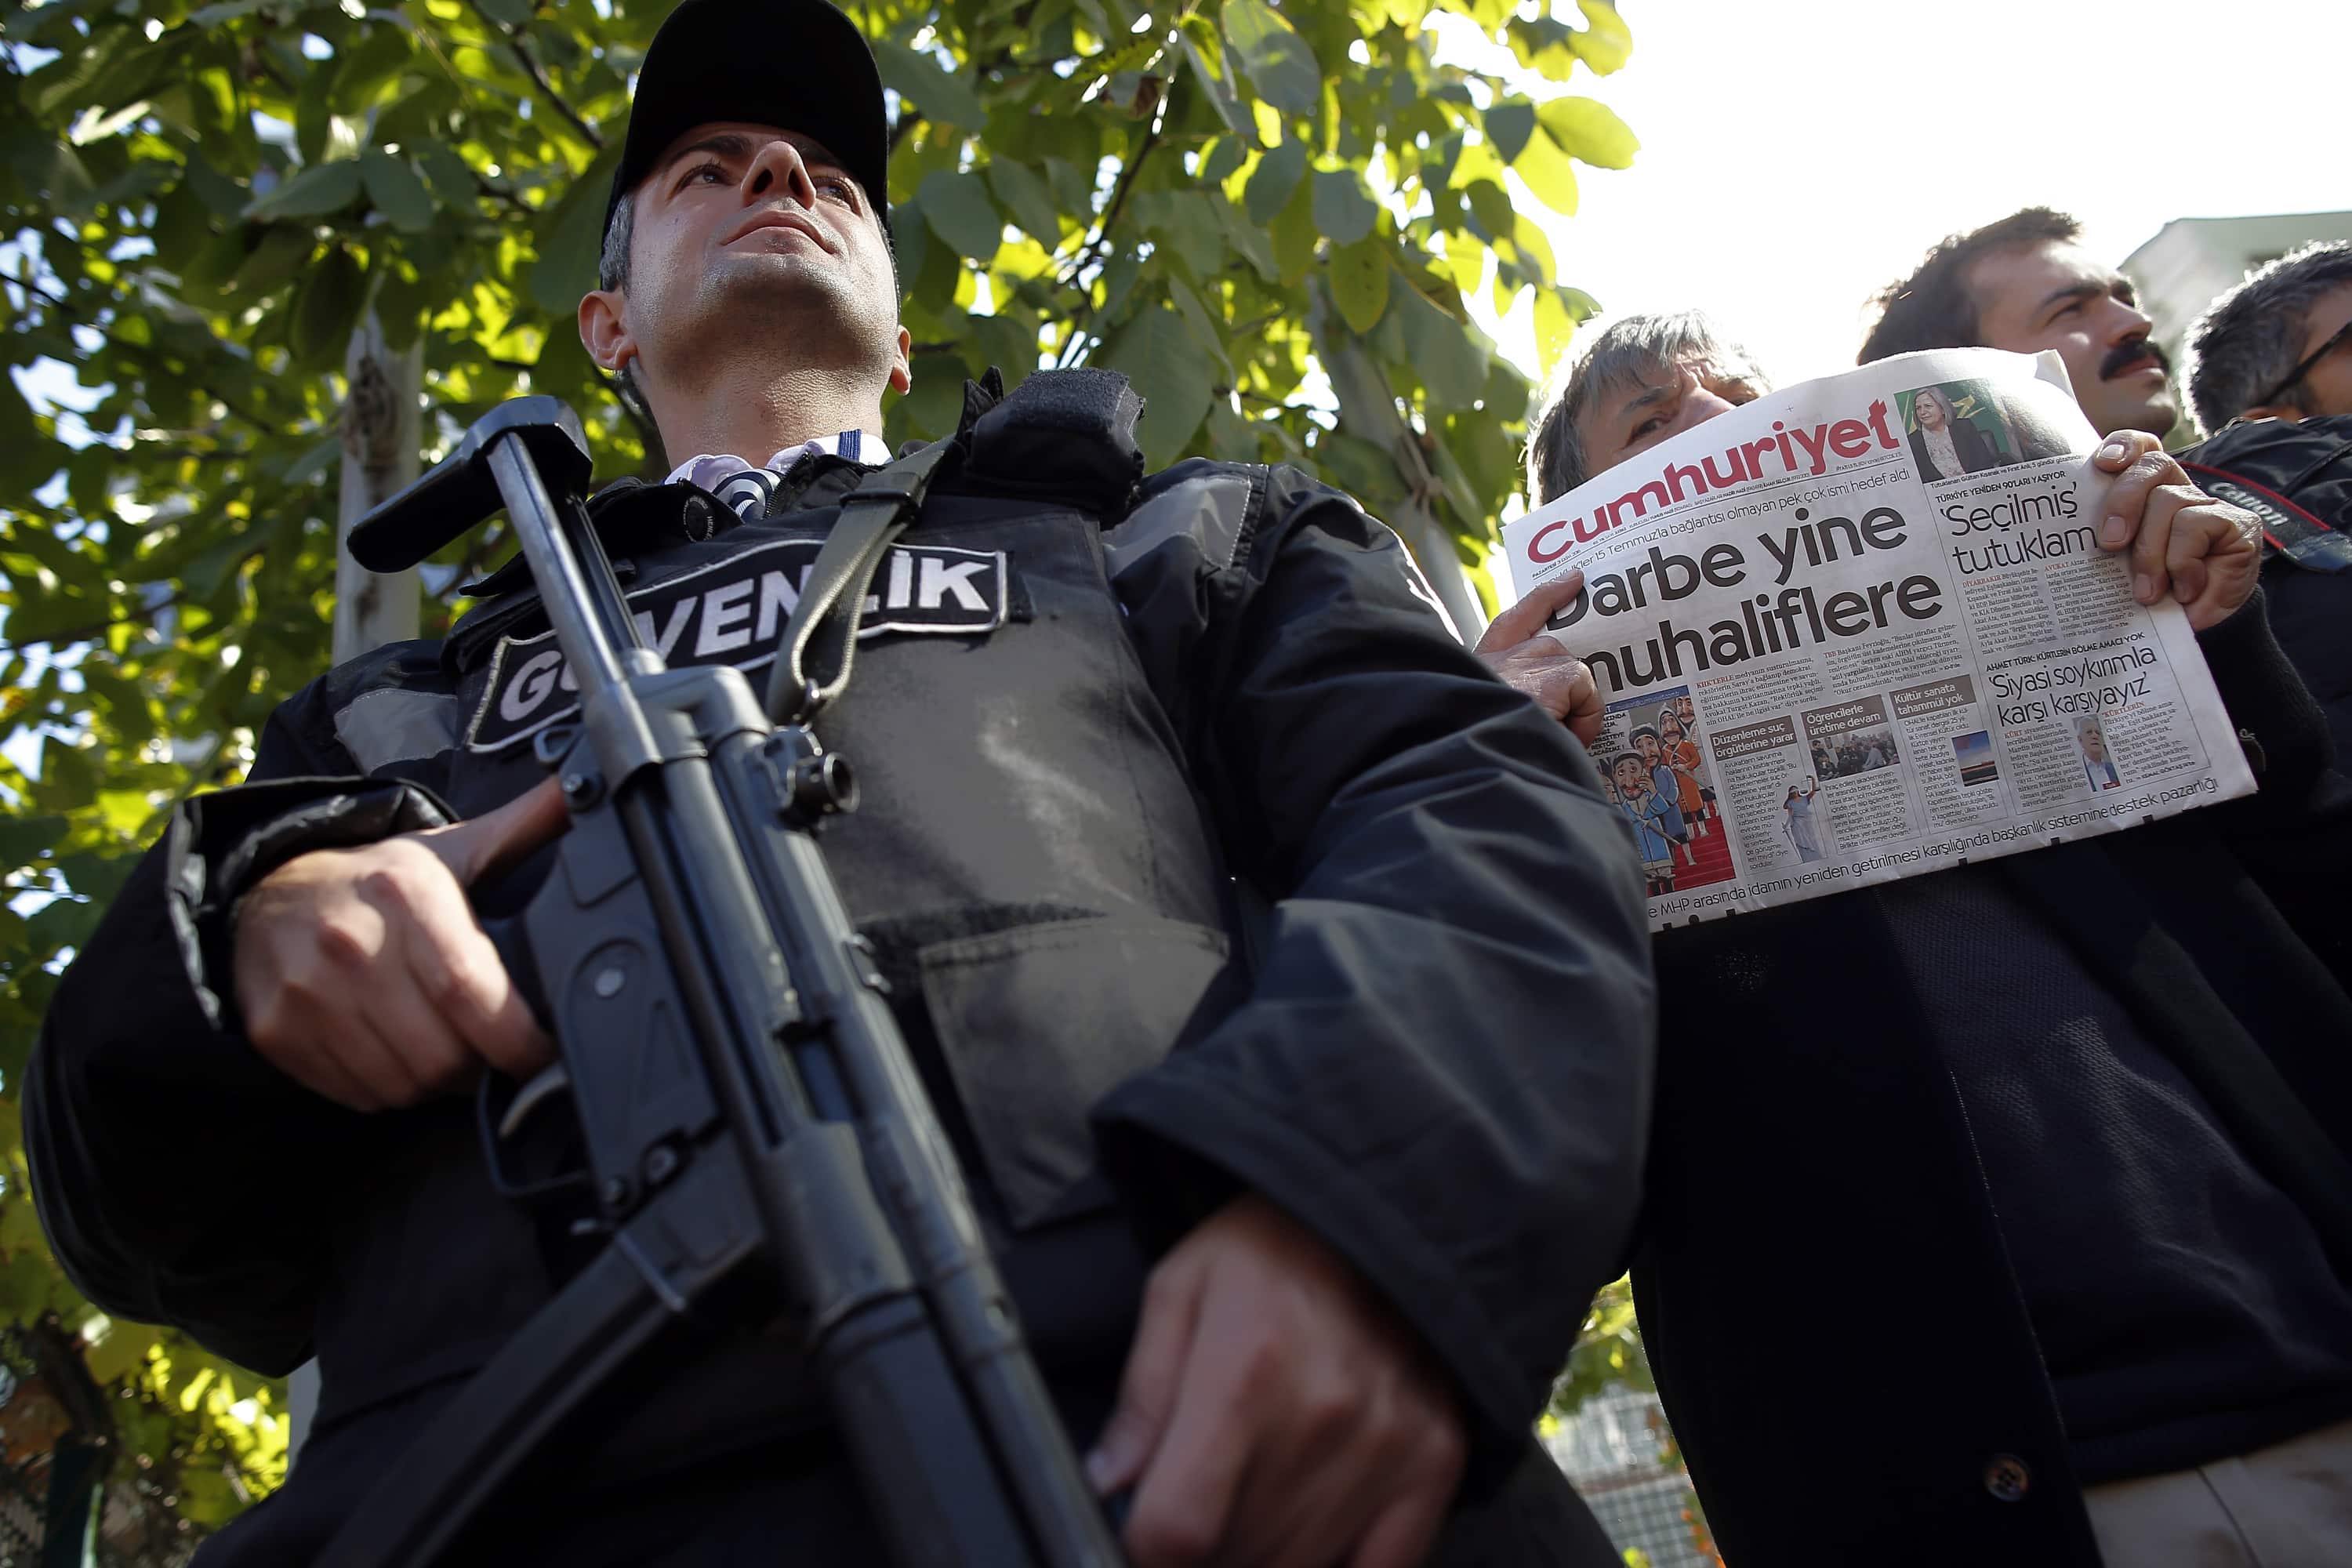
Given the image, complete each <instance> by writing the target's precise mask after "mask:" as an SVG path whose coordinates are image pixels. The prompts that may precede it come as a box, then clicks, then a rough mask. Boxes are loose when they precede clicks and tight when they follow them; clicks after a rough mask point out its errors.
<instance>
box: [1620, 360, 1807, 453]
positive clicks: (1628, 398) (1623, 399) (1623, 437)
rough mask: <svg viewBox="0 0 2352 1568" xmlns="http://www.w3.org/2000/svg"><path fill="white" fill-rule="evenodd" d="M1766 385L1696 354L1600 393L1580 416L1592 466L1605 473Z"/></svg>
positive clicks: (1751, 398)
mask: <svg viewBox="0 0 2352 1568" xmlns="http://www.w3.org/2000/svg"><path fill="white" fill-rule="evenodd" d="M1762 390H1763V389H1762V388H1760V387H1758V386H1755V385H1753V384H1750V383H1749V382H1748V380H1747V379H1746V378H1745V377H1743V376H1741V375H1739V374H1737V373H1735V372H1732V371H1727V370H1724V369H1722V368H1720V367H1718V366H1716V365H1713V364H1710V363H1706V361H1705V360H1703V359H1698V358H1696V357H1695V358H1692V359H1687V360H1684V361H1680V362H1678V363H1675V364H1674V365H1672V366H1669V367H1666V368H1665V369H1663V370H1661V371H1659V372H1658V373H1657V374H1654V375H1646V376H1643V377H1641V378H1639V379H1638V380H1637V381H1633V382H1629V383H1627V384H1624V385H1622V386H1614V387H1611V388H1609V389H1608V390H1607V391H1605V392H1603V393H1601V395H1599V396H1597V397H1595V398H1593V399H1592V401H1591V402H1590V403H1588V404H1587V405H1585V407H1584V410H1583V412H1582V413H1580V414H1579V415H1578V416H1577V419H1576V434H1577V437H1578V438H1579V439H1580V440H1581V441H1582V442H1583V443H1584V452H1585V457H1586V458H1587V459H1588V460H1589V462H1590V463H1591V471H1592V472H1593V473H1595V474H1601V473H1606V472H1607V471H1608V470H1609V469H1611V468H1615V467H1616V466H1617V465H1618V464H1620V463H1622V462H1623V461H1624V460H1625V459H1626V458H1630V457H1633V455H1634V454H1635V453H1637V452H1644V451H1647V450H1649V448H1651V447H1654V446H1656V445H1657V444H1658V443H1659V442H1661V441H1664V440H1665V439H1666V438H1667V437H1672V436H1679V435H1681V434H1682V433H1683V432H1684V431H1685V430H1687V429H1689V428H1690V427H1691V426H1694V425H1703V424H1705V423H1706V421H1708V420H1710V419H1712V418H1714V417H1715V416H1717V415H1718V414H1728V413H1729V412H1730V411H1731V410H1733V409H1735V408H1737V407H1738V406H1739V405H1741V404H1743V403H1753V402H1754V401H1755V400H1756V398H1757V395H1758V394H1759V393H1760V392H1761V391H1762Z"/></svg>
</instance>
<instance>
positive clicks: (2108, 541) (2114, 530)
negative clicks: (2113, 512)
mask: <svg viewBox="0 0 2352 1568" xmlns="http://www.w3.org/2000/svg"><path fill="white" fill-rule="evenodd" d="M2130 537H2131V524H2130V523H2128V522H2126V521H2124V520H2123V519H2122V518H2119V517H2111V518H2109V519H2107V521H2105V522H2103V523H2101V524H2099V542H2100V543H2101V544H2104V545H2105V546H2106V547H2107V548H2108V549H2109V550H2120V549H2122V548H2123V544H2124V541H2125V540H2126V539H2129V538H2130Z"/></svg>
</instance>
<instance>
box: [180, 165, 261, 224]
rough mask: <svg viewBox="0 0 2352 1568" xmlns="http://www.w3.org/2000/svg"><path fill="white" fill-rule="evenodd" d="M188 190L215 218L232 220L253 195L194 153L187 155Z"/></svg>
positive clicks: (239, 214)
mask: <svg viewBox="0 0 2352 1568" xmlns="http://www.w3.org/2000/svg"><path fill="white" fill-rule="evenodd" d="M187 182H188V188H189V189H190V190H192V191H194V192H195V193H196V199H197V200H198V201H200V202H202V203H204V204H205V210H206V211H208V212H210V213H211V214H212V215H213V216H215V217H223V218H233V217H237V216H242V215H243V214H244V212H245V206H246V204H247V202H249V201H251V200H252V199H253V193H252V192H250V191H248V190H247V189H246V188H245V187H244V186H243V185H240V184H237V183H236V181H235V180H232V179H230V178H229V177H228V176H227V175H226V174H222V173H221V172H220V171H219V170H218V169H215V168H214V167H213V166H212V165H211V164H210V163H206V162H205V160H204V159H203V158H202V157H200V156H198V155H197V154H196V153H189V154H188V174H187Z"/></svg>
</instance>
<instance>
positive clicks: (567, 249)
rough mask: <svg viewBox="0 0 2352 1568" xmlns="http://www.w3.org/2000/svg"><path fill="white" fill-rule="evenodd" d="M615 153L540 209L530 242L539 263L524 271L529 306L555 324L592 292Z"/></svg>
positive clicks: (605, 156) (618, 157) (608, 151)
mask: <svg viewBox="0 0 2352 1568" xmlns="http://www.w3.org/2000/svg"><path fill="white" fill-rule="evenodd" d="M620 162H621V147H620V145H619V143H618V142H615V143H614V145H613V146H612V147H610V148H608V149H606V150H605V152H604V153H603V155H601V156H600V157H598V158H597V160H596V161H595V162H594V163H591V164H589V165H588V172H587V173H586V174H582V175H581V176H580V177H579V178H578V179H576V180H574V181H572V184H571V187H570V189H568V190H567V191H565V193H564V195H563V197H562V200H561V201H558V202H555V203H553V204H551V205H549V206H547V207H546V208H544V209H543V210H542V211H541V214H540V218H539V223H538V226H537V228H536V230H535V232H534V233H533V235H532V237H531V247H532V248H533V249H534V250H536V251H537V252H538V253H539V259H538V260H537V261H536V262H534V263H533V264H532V266H531V268H530V300H531V303H532V304H534V305H537V306H538V307H539V308H540V309H541V310H544V311H546V312H547V313H548V314H549V315H550V316H552V317H554V318H555V319H557V320H558V321H568V320H570V319H572V314H573V312H574V311H576V310H579V308H580V300H581V298H582V296H583V295H585V294H586V293H587V292H588V291H589V290H590V289H593V288H595V287H596V267H597V262H598V259H599V258H600V257H601V255H602V253H603V251H604V203H605V201H606V199H607V198H608V197H609V195H611V192H612V186H613V171H614V170H615V169H617V168H618V167H619V166H620Z"/></svg>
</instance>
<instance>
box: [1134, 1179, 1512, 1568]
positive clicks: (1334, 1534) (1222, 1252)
mask: <svg viewBox="0 0 2352 1568" xmlns="http://www.w3.org/2000/svg"><path fill="white" fill-rule="evenodd" d="M1464 1450H1465V1442H1464V1438H1463V1433H1462V1421H1461V1416H1460V1415H1459V1414H1458V1413H1457V1411H1456V1409H1455V1405H1454V1395H1453V1393H1452V1391H1451V1389H1450V1388H1449V1387H1448V1386H1447V1384H1445V1382H1444V1380H1443V1378H1442V1377H1441V1376H1440V1375H1439V1374H1438V1373H1437V1372H1436V1370H1435V1369H1434V1368H1433V1366H1432V1365H1431V1364H1430V1363H1429V1359H1428V1357H1427V1355H1426V1353H1425V1352H1423V1349H1422V1347H1421V1345H1420V1343H1419V1342H1417V1341H1416V1340H1415V1339H1414V1338H1413V1336H1412V1332H1411V1331H1409V1330H1408V1329H1407V1328H1406V1327H1405V1326H1404V1324H1403V1323H1402V1321H1400V1320H1399V1319H1398V1318H1397V1317H1396V1315H1395V1313H1394V1312H1393V1311H1391V1310H1390V1309H1389V1307H1388V1306H1387V1305H1386V1304H1385V1303H1384V1302H1382V1301H1381V1300H1379V1299H1378V1298H1377V1297H1376V1296H1374V1295H1373V1293H1372V1291H1371V1289H1370V1287H1369V1286H1368V1285H1367V1284H1365V1282H1364V1281H1363V1280H1362V1279H1360V1278H1359V1277H1358V1276H1357V1274H1356V1273H1355V1271H1354V1270H1353V1269H1351V1268H1349V1267H1348V1265H1347V1263H1346V1262H1345V1261H1344V1260H1342V1259H1341V1258H1339V1255H1338V1254H1337V1253H1334V1252H1333V1251H1332V1250H1331V1249H1330V1248H1329V1247H1326V1246H1325V1245H1324V1244H1323V1243H1322V1242H1321V1241H1320V1240H1318V1239H1317V1238H1316V1237H1314V1236H1312V1235H1310V1234H1309V1233H1308V1232H1307V1230H1306V1229H1304V1228H1303V1227H1302V1226H1299V1225H1298V1223H1297V1221H1295V1220H1293V1219H1291V1218H1290V1217H1289V1216H1288V1215H1285V1214H1284V1213H1282V1211H1281V1210H1279V1209H1277V1208H1276V1207H1275V1206H1274V1205H1271V1204H1269V1203H1267V1202H1266V1201H1265V1199H1263V1198H1259V1197H1255V1196H1252V1197H1244V1198H1238V1199H1235V1200H1234V1202H1233V1203H1230V1204H1228V1205H1225V1206H1224V1207H1223V1209H1220V1210H1219V1211H1218V1212H1217V1213H1216V1214H1214V1215H1212V1216H1210V1217H1209V1218H1208V1219H1207V1220H1205V1221H1203V1222H1202V1224H1201V1226H1199V1227H1198V1228H1197V1229H1195V1230H1194V1231H1193V1232H1192V1235H1190V1236H1188V1237H1185V1238H1184V1240H1183V1241H1182V1242H1181V1243H1180V1244H1179V1245H1178V1246H1177V1247H1176V1248H1175V1249H1174V1250H1173V1251H1171V1252H1170V1253H1169V1254H1168V1256H1167V1257H1166V1258H1163V1259H1161V1261H1160V1266H1159V1267H1158V1268H1155V1269H1153V1270H1152V1272H1151V1279H1150V1285H1149V1287H1148V1288H1147V1289H1146V1290H1145V1292H1144V1298H1143V1321H1142V1323H1141V1324H1140V1326H1139V1328H1138V1329H1137V1330H1136V1335H1135V1344H1134V1346H1133V1348H1132V1349H1130V1350H1129V1352H1128V1358H1127V1375H1126V1381H1125V1383H1124V1384H1123V1385H1122V1386H1121V1388H1120V1391H1119V1405H1118V1411H1117V1412H1116V1413H1115V1414H1114V1415H1112V1416H1111V1419H1110V1422H1109V1424H1108V1426H1105V1427H1104V1429H1103V1436H1102V1441H1101V1443H1100V1444H1099V1445H1098V1446H1097V1448H1096V1450H1095V1452H1094V1453H1093V1454H1092V1455H1090V1456H1089V1457H1088V1458H1087V1474H1088V1475H1089V1476H1090V1477H1091V1478H1092V1479H1093V1481H1094V1483H1095V1486H1096V1488H1097V1489H1098V1490H1100V1491H1102V1492H1103V1493H1105V1494H1109V1493H1112V1492H1116V1491H1118V1490H1120V1489H1123V1488H1126V1487H1129V1486H1132V1487H1134V1488H1135V1501H1134V1506H1133V1508H1132V1510H1130V1511H1129V1515H1128V1521H1127V1533H1126V1544H1127V1549H1128V1552H1129V1554H1130V1555H1131V1556H1132V1557H1133V1558H1134V1560H1135V1563H1136V1568H1178V1565H1189V1564H1195V1563H1216V1564H1218V1565H1219V1568H1334V1565H1335V1564H1342V1563H1344V1564H1347V1565H1348V1568H1409V1565H1410V1564H1412V1563H1419V1562H1420V1561H1421V1560H1422V1558H1423V1555H1425V1554H1426V1552H1428V1550H1429V1545H1430V1542H1432V1541H1433V1539H1435V1537H1436V1534H1437V1530H1438V1526H1439V1525H1440V1524H1441V1523H1442V1522H1443V1521H1444V1517H1445V1510H1446V1508H1447V1506H1448V1505H1449V1504H1450V1503H1451V1502H1452V1501H1453V1500H1454V1487H1455V1486H1456V1484H1457V1483H1458V1482H1459V1481H1460V1480H1461V1478H1462V1465H1463V1457H1464Z"/></svg>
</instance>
